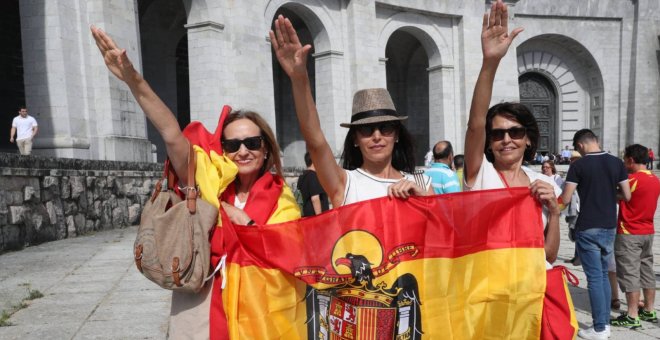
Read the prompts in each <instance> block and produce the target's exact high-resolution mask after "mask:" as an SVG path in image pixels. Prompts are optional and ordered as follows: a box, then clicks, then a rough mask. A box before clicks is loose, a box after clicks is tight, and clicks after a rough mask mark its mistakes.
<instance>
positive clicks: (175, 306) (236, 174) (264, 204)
mask: <svg viewBox="0 0 660 340" xmlns="http://www.w3.org/2000/svg"><path fill="white" fill-rule="evenodd" d="M91 31H92V35H93V37H94V39H95V41H96V45H97V46H98V48H99V50H100V52H101V54H102V55H103V58H104V61H105V64H106V66H107V67H108V69H109V70H110V71H111V72H112V73H113V74H114V75H115V76H116V77H117V78H118V79H120V80H122V81H124V82H125V83H126V84H127V85H128V87H129V88H130V90H131V92H132V93H133V96H134V97H135V99H136V100H137V102H138V104H139V105H140V107H141V108H142V110H143V111H144V113H145V114H146V116H147V118H149V120H150V121H151V122H152V123H153V124H154V126H155V127H156V129H157V130H158V132H159V133H160V135H161V136H162V137H163V140H164V141H165V145H166V147H167V155H168V157H169V159H170V162H171V164H172V166H173V168H174V170H175V172H176V174H177V176H178V177H179V179H180V183H186V182H187V178H188V175H189V174H188V169H187V159H188V153H189V150H190V147H189V145H190V144H192V145H193V147H194V152H195V155H196V159H197V170H196V174H195V182H196V184H197V186H198V187H199V191H200V195H201V197H202V198H203V199H204V200H207V201H209V202H210V203H211V204H214V205H215V206H218V207H219V205H222V208H223V210H224V211H225V212H226V213H227V216H228V217H229V219H230V220H231V221H232V222H233V223H235V224H240V225H248V226H249V225H253V224H261V225H263V224H273V223H281V222H286V221H291V220H294V219H298V218H300V209H299V208H298V205H297V203H296V201H295V199H294V197H293V193H292V192H291V190H290V189H289V187H288V186H287V185H286V184H285V182H284V179H283V177H282V164H281V159H280V153H279V150H280V149H279V146H278V145H277V141H276V139H275V135H274V134H273V131H272V129H271V128H270V126H268V123H267V122H266V121H265V120H264V119H263V118H262V117H261V116H260V115H259V114H258V113H256V112H251V111H234V112H231V113H230V112H229V110H223V114H222V115H221V118H220V123H219V124H218V127H217V130H216V133H215V134H210V133H209V132H208V131H207V130H206V129H205V128H204V127H203V126H202V125H201V124H200V123H199V122H193V123H191V124H190V125H189V126H188V127H187V128H186V130H185V135H184V132H182V131H181V129H180V128H179V124H178V122H177V120H176V118H175V116H174V114H173V113H172V112H171V111H170V110H169V108H168V107H167V106H166V105H165V104H164V103H163V102H162V101H161V100H160V98H158V96H157V95H156V93H155V92H154V91H153V90H152V89H151V87H150V86H149V84H148V83H147V82H146V80H145V79H144V78H143V77H142V76H141V75H140V74H139V73H138V72H137V71H136V70H135V68H133V65H132V64H131V62H130V60H129V59H128V56H127V55H126V50H124V49H120V48H119V47H117V45H116V44H115V42H114V41H113V40H112V39H111V38H110V37H109V36H108V35H107V34H105V32H103V31H102V30H100V29H98V28H96V27H93V26H92V28H91ZM221 150H222V152H221ZM271 171H273V172H274V173H271ZM222 255H224V248H223V244H222V235H221V233H219V232H215V233H213V235H212V239H211V263H212V265H213V266H214V267H215V266H216V265H217V264H218V263H222V261H221V260H220V259H221V257H222ZM219 282H221V277H220V275H216V276H215V280H213V286H216V287H217V286H219V285H220V283H219ZM246 282H247V281H246ZM285 289H286V288H282V294H287V293H291V294H294V292H293V290H292V289H291V290H289V291H286V290H285ZM211 292H213V293H211ZM238 292H239V290H233V291H232V292H229V293H227V292H223V291H222V290H221V289H220V288H217V289H212V288H211V285H208V284H207V285H206V286H205V288H204V289H202V291H201V292H200V293H198V294H187V293H179V292H173V295H172V309H171V315H172V317H171V318H170V328H169V336H170V337H171V338H173V339H179V338H191V337H192V338H208V337H209V334H210V335H211V338H223V339H224V338H227V337H228V334H226V327H223V325H226V323H227V321H226V320H227V319H226V317H225V315H224V312H223V311H222V296H223V295H225V294H233V295H231V296H229V297H225V298H226V299H228V300H229V301H236V300H237V299H238ZM241 298H242V299H244V300H246V301H249V300H250V299H253V300H255V301H249V302H246V303H248V304H249V303H254V304H258V303H260V301H256V299H258V297H255V296H249V297H241ZM211 301H212V302H211ZM209 311H210V313H209ZM209 327H210V328H209ZM209 332H210V333H209Z"/></svg>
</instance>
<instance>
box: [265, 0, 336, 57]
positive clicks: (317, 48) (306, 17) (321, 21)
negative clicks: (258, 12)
mask: <svg viewBox="0 0 660 340" xmlns="http://www.w3.org/2000/svg"><path fill="white" fill-rule="evenodd" d="M281 7H284V8H287V9H288V10H290V11H292V12H294V13H296V14H297V15H298V16H300V18H301V19H302V20H303V21H304V22H305V25H306V26H307V28H309V30H310V32H311V33H312V37H313V39H314V51H313V52H314V53H320V52H326V51H332V50H336V49H337V48H336V47H335V48H334V49H333V46H335V45H336V46H341V44H339V42H340V39H338V37H339V35H340V32H339V31H338V29H337V28H336V25H335V24H334V21H333V20H332V16H331V15H330V9H329V8H328V5H327V3H326V2H325V1H320V0H301V1H296V2H293V1H289V0H270V1H268V4H267V5H266V8H265V10H264V19H265V20H264V23H265V26H264V28H263V32H268V30H269V29H270V27H271V25H272V22H273V21H272V19H273V18H274V17H275V13H276V12H277V11H278V10H279V9H280V8H281Z"/></svg>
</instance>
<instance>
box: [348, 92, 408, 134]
mask: <svg viewBox="0 0 660 340" xmlns="http://www.w3.org/2000/svg"><path fill="white" fill-rule="evenodd" d="M405 119H408V116H399V115H398V114H397V112H396V108H395V107H394V102H392V97H391V96H390V93H389V92H388V91H387V89H383V88H375V89H364V90H359V91H357V92H355V95H354V96H353V110H352V115H351V122H350V123H341V124H339V125H340V126H341V127H345V128H350V127H351V126H356V125H366V124H375V123H382V122H391V121H402V120H405Z"/></svg>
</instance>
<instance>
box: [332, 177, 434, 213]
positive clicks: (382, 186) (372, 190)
mask: <svg viewBox="0 0 660 340" xmlns="http://www.w3.org/2000/svg"><path fill="white" fill-rule="evenodd" d="M401 174H402V175H403V177H404V178H405V179H407V180H409V181H413V182H415V176H414V175H412V174H409V173H405V172H401ZM417 176H420V178H421V179H423V182H424V189H425V190H428V189H429V188H430V187H431V177H429V176H426V175H417ZM398 181H400V179H389V178H380V177H376V176H374V175H371V174H368V173H367V172H366V171H364V170H362V169H360V168H358V169H355V170H346V188H345V189H344V203H343V204H342V205H347V204H351V203H356V202H361V201H366V200H370V199H373V198H379V197H385V196H387V188H388V187H389V186H390V185H392V184H394V183H396V182H398Z"/></svg>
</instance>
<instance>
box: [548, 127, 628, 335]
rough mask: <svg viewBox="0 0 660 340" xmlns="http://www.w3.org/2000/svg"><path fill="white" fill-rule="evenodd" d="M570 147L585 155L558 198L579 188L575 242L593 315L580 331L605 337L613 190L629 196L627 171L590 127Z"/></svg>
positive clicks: (566, 199) (607, 332) (613, 225)
mask: <svg viewBox="0 0 660 340" xmlns="http://www.w3.org/2000/svg"><path fill="white" fill-rule="evenodd" d="M573 147H574V148H575V150H577V151H578V152H579V153H580V154H581V155H582V156H583V157H582V158H581V159H579V160H577V161H575V163H573V164H571V167H570V168H569V169H568V174H567V175H566V184H565V186H564V191H563V192H562V195H561V197H560V198H561V200H562V202H569V201H570V199H571V195H572V194H573V192H574V191H575V189H576V188H577V192H578V195H579V197H580V214H579V215H578V219H577V222H576V233H575V238H576V240H575V244H576V247H577V251H578V257H579V258H580V260H581V261H582V267H583V268H584V273H585V275H586V276H587V290H588V292H589V301H590V303H591V314H592V318H593V327H592V328H588V329H581V330H580V331H579V332H578V336H580V337H581V338H585V339H607V337H609V335H610V326H609V323H610V299H611V296H612V290H611V287H610V283H609V279H608V275H607V267H608V262H609V261H610V260H611V257H612V256H613V246H614V235H615V232H616V221H617V220H616V203H617V190H618V191H619V192H620V193H621V195H622V197H623V198H624V199H625V201H626V202H627V201H629V200H630V186H629V185H628V173H627V171H626V168H625V167H624V165H623V162H622V161H621V160H620V159H618V158H616V157H614V156H612V155H610V154H608V153H606V152H603V151H602V150H601V148H600V146H599V145H598V138H597V137H596V135H594V133H593V132H592V131H591V130H589V129H582V130H580V131H578V132H576V133H575V136H573ZM617 187H618V189H617Z"/></svg>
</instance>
